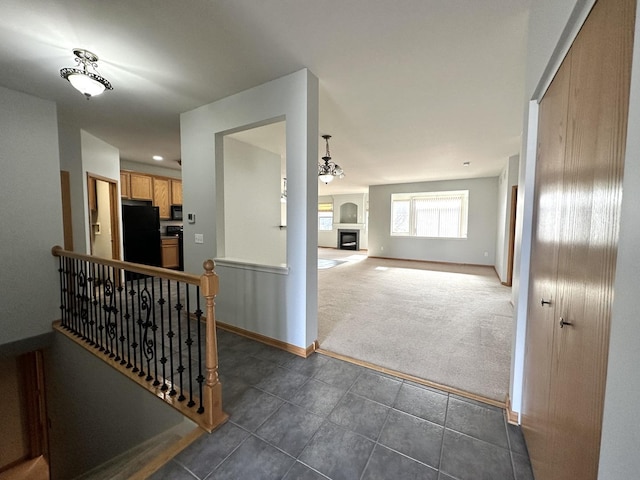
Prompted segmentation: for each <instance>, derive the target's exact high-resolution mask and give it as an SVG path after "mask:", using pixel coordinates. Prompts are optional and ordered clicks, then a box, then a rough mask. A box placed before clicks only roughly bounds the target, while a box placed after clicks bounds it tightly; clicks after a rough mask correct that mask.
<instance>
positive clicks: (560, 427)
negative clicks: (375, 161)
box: [550, 0, 635, 479]
mask: <svg viewBox="0 0 640 480" xmlns="http://www.w3.org/2000/svg"><path fill="white" fill-rule="evenodd" d="M634 18H635V1H634V0H600V1H599V2H597V3H596V4H595V6H594V8H593V10H592V12H591V14H590V15H589V18H588V19H587V22H586V23H585V25H584V26H583V28H582V29H581V31H580V33H579V35H578V37H577V38H576V41H575V42H574V44H573V46H572V49H571V50H572V52H571V82H570V97H569V116H568V118H569V122H568V126H569V129H568V131H567V150H566V156H565V166H564V182H563V183H564V192H563V200H562V202H561V205H562V223H563V228H562V231H561V236H560V249H559V255H558V260H559V261H558V289H559V292H560V293H559V299H558V300H559V301H558V303H557V305H556V307H557V308H556V314H557V316H558V318H557V319H556V322H557V324H556V325H555V330H556V331H555V342H554V363H555V365H554V366H553V367H554V368H553V369H552V375H551V379H552V383H551V392H550V393H551V405H552V411H551V419H552V424H553V425H554V429H553V436H552V439H551V442H550V444H551V452H552V454H553V455H552V458H553V460H552V465H553V472H554V475H553V478H558V479H565V478H580V479H590V478H593V479H595V478H596V477H597V472H598V459H599V456H600V434H601V427H602V412H603V405H604V391H605V381H606V370H607V357H608V347H609V326H610V318H611V302H612V300H613V282H614V274H615V263H616V253H617V244H618V231H619V211H620V202H621V199H622V176H623V166H624V149H625V145H626V124H627V114H628V104H629V84H630V73H631V50H632V46H633V27H634ZM561 318H562V319H563V320H564V321H565V322H568V323H570V324H571V325H565V326H564V328H561V325H560V319H561Z"/></svg>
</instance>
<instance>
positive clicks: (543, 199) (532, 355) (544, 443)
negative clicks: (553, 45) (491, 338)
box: [522, 57, 571, 478]
mask: <svg viewBox="0 0 640 480" xmlns="http://www.w3.org/2000/svg"><path fill="white" fill-rule="evenodd" d="M569 58H570V57H569ZM569 58H567V59H565V61H564V62H563V64H562V66H561V67H560V69H559V70H558V73H557V74H556V76H555V78H554V79H553V82H552V83H551V86H550V87H549V89H548V90H547V92H546V94H545V96H544V98H543V99H542V101H541V102H540V109H539V117H538V118H539V129H538V149H537V152H538V153H537V159H536V189H535V192H534V219H533V224H534V228H533V239H532V252H531V259H532V263H531V282H530V286H529V311H528V322H527V344H526V350H525V374H524V395H523V408H522V426H523V429H524V430H525V434H526V439H527V445H528V448H529V454H530V458H531V463H532V465H533V468H534V470H535V471H536V474H537V475H546V474H545V472H546V471H547V470H548V468H549V467H550V462H549V451H548V449H549V447H550V445H549V441H548V440H549V438H550V436H551V427H552V425H551V418H550V408H549V388H550V382H551V379H550V376H549V372H550V371H551V366H552V364H551V361H552V356H553V336H554V333H555V328H554V327H555V319H556V314H555V310H556V307H555V305H556V301H557V294H556V278H557V270H558V248H559V238H560V230H561V228H562V223H561V218H560V214H561V209H560V205H561V203H562V195H563V185H562V182H563V168H564V156H565V149H566V131H567V112H568V102H569V80H570V73H571V61H570V60H569ZM543 300H544V301H545V302H549V303H544V304H543V303H542V301H543ZM541 478H544V477H541Z"/></svg>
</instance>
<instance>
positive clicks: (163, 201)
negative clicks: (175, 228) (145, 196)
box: [153, 177, 171, 220]
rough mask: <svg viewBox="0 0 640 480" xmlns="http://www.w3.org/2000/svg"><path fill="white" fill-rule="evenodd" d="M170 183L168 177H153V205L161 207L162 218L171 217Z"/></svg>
mask: <svg viewBox="0 0 640 480" xmlns="http://www.w3.org/2000/svg"><path fill="white" fill-rule="evenodd" d="M169 189H170V183H169V179H168V178H162V177H153V205H154V206H156V207H158V208H159V209H160V220H168V219H169V218H171V205H170V203H169Z"/></svg>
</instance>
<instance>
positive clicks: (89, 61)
mask: <svg viewBox="0 0 640 480" xmlns="http://www.w3.org/2000/svg"><path fill="white" fill-rule="evenodd" d="M73 53H74V55H75V56H76V63H77V64H78V67H80V68H63V69H62V70H60V76H61V77H62V78H64V79H65V80H68V81H69V83H70V84H71V85H73V88H75V89H76V90H78V91H79V92H80V93H82V94H83V95H84V96H85V97H87V100H89V99H90V98H91V97H93V96H96V95H100V94H101V93H102V92H104V91H105V90H113V87H112V86H111V84H110V83H109V81H108V80H107V79H106V78H104V77H101V76H100V75H98V73H97V71H96V68H97V67H98V56H97V55H96V54H95V53H91V52H90V51H88V50H84V49H82V48H76V49H74V50H73ZM89 69H91V70H94V71H96V73H94V72H91V71H89Z"/></svg>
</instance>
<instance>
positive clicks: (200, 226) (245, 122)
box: [180, 69, 318, 348]
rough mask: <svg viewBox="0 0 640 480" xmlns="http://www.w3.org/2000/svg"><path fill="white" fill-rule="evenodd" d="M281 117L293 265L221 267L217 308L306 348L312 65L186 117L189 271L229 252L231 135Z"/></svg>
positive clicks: (311, 269)
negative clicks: (199, 238) (192, 217)
mask: <svg viewBox="0 0 640 480" xmlns="http://www.w3.org/2000/svg"><path fill="white" fill-rule="evenodd" d="M282 120H286V151H287V166H286V172H287V229H286V232H287V264H288V265H289V267H290V268H289V270H288V271H284V272H274V271H265V270H260V269H253V270H249V272H250V274H248V275H249V277H246V276H238V275H236V274H237V273H238V272H235V270H237V269H238V268H236V267H233V266H222V265H221V264H219V265H218V267H217V268H216V270H217V272H218V274H219V275H220V282H221V290H220V291H221V294H220V295H219V296H218V299H217V301H216V305H217V306H218V309H219V310H218V311H219V312H220V315H219V316H218V319H219V320H220V321H222V322H228V323H232V322H231V321H230V320H229V319H228V318H225V317H224V315H223V314H222V312H224V311H225V309H226V311H235V310H237V311H245V310H246V311H248V312H255V313H256V314H255V315H253V316H249V315H247V316H245V317H242V318H236V319H235V320H234V322H237V323H234V324H235V325H236V326H238V327H241V328H245V329H248V330H252V331H254V332H257V333H260V334H262V335H266V336H268V337H272V338H275V339H277V340H281V341H283V342H286V343H289V344H292V345H295V346H298V347H303V348H306V347H308V346H309V345H311V344H312V343H313V342H314V341H315V340H316V338H317V332H318V323H317V316H318V300H317V290H318V275H317V258H318V254H317V253H318V252H317V242H318V226H317V220H316V219H317V211H316V205H317V198H318V178H317V171H316V165H317V156H318V79H317V78H316V77H315V76H314V75H313V74H312V73H311V72H309V71H308V70H306V69H305V70H300V71H298V72H296V73H293V74H290V75H287V76H285V77H282V78H279V79H277V80H274V81H271V82H268V83H265V84H263V85H260V86H258V87H255V88H252V89H250V90H246V91H244V92H241V93H238V94H236V95H233V96H231V97H228V98H225V99H223V100H220V101H217V102H214V103H211V104H209V105H204V106H202V107H200V108H197V109H195V110H192V111H190V112H187V113H183V114H182V115H181V117H180V128H181V144H182V160H183V166H182V181H183V205H184V212H185V214H186V213H190V212H192V213H195V214H196V223H195V224H190V223H185V226H184V239H185V240H184V241H185V246H184V252H185V270H187V271H190V272H194V273H200V272H201V271H202V262H203V261H204V260H205V259H206V258H211V257H213V256H215V254H216V252H217V251H218V248H220V249H224V229H222V228H220V227H221V226H222V225H221V222H222V221H223V218H224V215H223V212H224V195H223V185H224V170H223V168H222V161H221V160H222V158H223V148H222V138H223V136H224V134H227V133H232V132H234V131H239V130H243V129H246V128H247V127H257V126H260V125H265V124H267V123H272V122H274V121H282ZM195 233H200V234H203V238H204V243H202V244H195V243H194V234H195ZM232 269H235V270H234V271H233V272H232V271H231V270H232ZM283 273H284V275H283ZM225 282H226V283H225ZM272 286H274V287H273V288H277V289H278V290H277V291H276V292H272V295H270V296H268V297H258V296H256V295H252V291H255V290H256V289H265V290H269V289H271V288H272ZM223 288H224V289H226V290H227V291H233V292H235V293H236V294H237V295H238V296H239V297H240V298H243V299H246V301H247V302H250V304H248V305H244V304H237V303H236V301H237V300H234V298H237V297H233V298H229V296H225V295H223V294H222V291H223ZM274 302H277V303H278V305H274ZM282 302H284V305H282Z"/></svg>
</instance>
